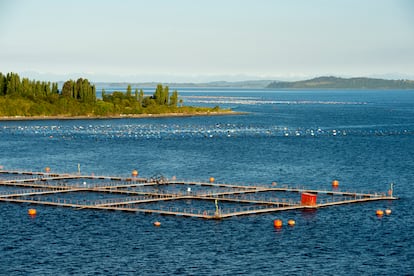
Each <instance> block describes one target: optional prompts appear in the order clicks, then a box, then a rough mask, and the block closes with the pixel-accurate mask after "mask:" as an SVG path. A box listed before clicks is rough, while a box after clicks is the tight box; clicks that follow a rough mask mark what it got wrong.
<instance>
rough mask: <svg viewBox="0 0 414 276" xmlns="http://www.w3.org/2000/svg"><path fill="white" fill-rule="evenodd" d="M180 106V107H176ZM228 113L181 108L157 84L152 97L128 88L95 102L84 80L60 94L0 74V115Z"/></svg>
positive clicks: (65, 87) (174, 94)
mask: <svg viewBox="0 0 414 276" xmlns="http://www.w3.org/2000/svg"><path fill="white" fill-rule="evenodd" d="M180 103H181V105H180V106H179V104H180ZM209 112H229V110H221V109H220V108H219V107H218V106H216V107H214V108H209V107H193V106H183V105H182V100H181V99H179V96H178V92H177V91H176V90H174V91H173V92H172V93H171V94H170V92H169V88H168V86H165V87H164V86H163V85H161V84H159V85H157V87H156V89H155V92H154V94H153V95H151V96H145V95H144V92H143V90H142V89H141V90H140V91H138V89H135V91H134V93H132V88H131V85H128V87H127V90H126V93H124V92H119V91H116V92H113V93H111V94H107V93H106V92H105V91H104V90H102V99H97V97H96V88H95V85H93V84H91V83H90V82H89V81H88V80H87V79H82V78H79V79H78V80H76V81H74V80H68V81H66V82H64V84H63V86H62V89H61V91H59V89H58V84H57V83H51V82H44V81H42V82H41V81H35V80H29V79H28V78H20V76H19V75H18V74H16V73H8V74H6V75H4V74H2V73H0V116H1V117H13V116H24V117H33V116H51V117H78V116H88V117H113V116H121V115H139V114H169V113H171V114H188V115H192V114H199V113H209Z"/></svg>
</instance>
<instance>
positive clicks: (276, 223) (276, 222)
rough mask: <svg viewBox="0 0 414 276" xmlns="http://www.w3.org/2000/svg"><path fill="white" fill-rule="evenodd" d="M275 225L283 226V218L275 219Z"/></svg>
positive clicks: (277, 226)
mask: <svg viewBox="0 0 414 276" xmlns="http://www.w3.org/2000/svg"><path fill="white" fill-rule="evenodd" d="M273 226H274V227H276V228H281V227H282V226H283V222H282V220H281V219H275V220H274V221H273Z"/></svg>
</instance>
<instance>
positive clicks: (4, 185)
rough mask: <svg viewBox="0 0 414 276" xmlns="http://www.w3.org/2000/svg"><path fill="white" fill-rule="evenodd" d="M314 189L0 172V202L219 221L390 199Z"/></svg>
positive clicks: (389, 195)
mask: <svg viewBox="0 0 414 276" xmlns="http://www.w3.org/2000/svg"><path fill="white" fill-rule="evenodd" d="M337 186H338V183H337V182H335V181H334V182H333V185H332V189H331V190H316V189H305V188H297V187H289V186H286V185H283V186H279V185H277V184H276V183H274V182H273V183H271V184H269V185H251V186H247V185H234V184H220V183H215V181H214V179H213V178H211V179H210V181H207V182H197V181H180V180H177V179H175V178H173V179H167V178H164V177H162V176H157V177H152V178H139V177H137V174H134V173H133V177H115V176H95V175H81V174H68V173H51V172H50V170H46V172H30V171H20V170H0V201H4V202H15V203H26V204H39V205H49V206H61V207H69V208H74V209H99V210H114V211H116V210H118V211H126V212H140V213H150V214H151V213H152V214H161V215H175V216H183V217H196V218H202V219H224V218H229V217H234V216H244V215H252V214H262V213H273V212H279V211H286V210H298V209H315V208H321V207H327V206H333V205H341V204H350V203H360V202H368V201H378V200H395V199H397V197H395V196H393V194H392V186H391V190H389V191H388V193H356V192H344V191H339V190H338V188H337Z"/></svg>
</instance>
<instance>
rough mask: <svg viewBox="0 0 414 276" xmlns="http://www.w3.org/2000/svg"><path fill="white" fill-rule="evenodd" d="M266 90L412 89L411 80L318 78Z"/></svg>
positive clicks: (275, 83)
mask: <svg viewBox="0 0 414 276" xmlns="http://www.w3.org/2000/svg"><path fill="white" fill-rule="evenodd" d="M267 88H282V89H284V88H291V89H300V88H303V89H318V88H321V89H414V81H412V80H384V79H373V78H349V79H346V78H337V77H319V78H314V79H311V80H304V81H294V82H284V81H275V82H272V83H270V84H269V85H268V86H267Z"/></svg>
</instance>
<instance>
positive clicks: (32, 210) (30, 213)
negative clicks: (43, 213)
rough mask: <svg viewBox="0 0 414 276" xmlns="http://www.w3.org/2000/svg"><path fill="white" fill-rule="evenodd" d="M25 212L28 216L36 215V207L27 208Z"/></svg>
mask: <svg viewBox="0 0 414 276" xmlns="http://www.w3.org/2000/svg"><path fill="white" fill-rule="evenodd" d="M27 213H28V214H29V215H30V216H36V214H37V211H36V209H29V210H28V211H27Z"/></svg>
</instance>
